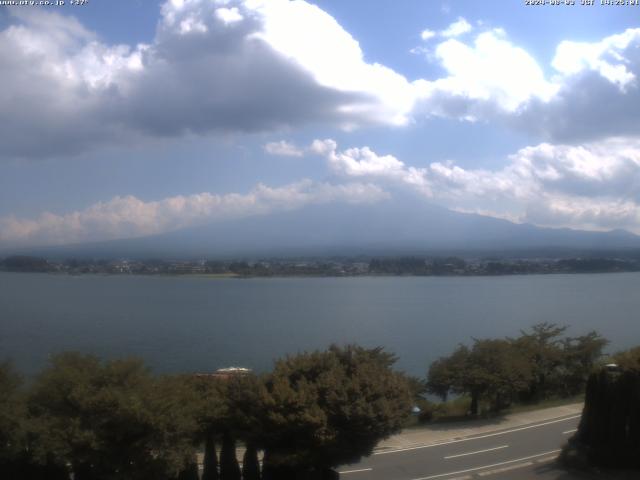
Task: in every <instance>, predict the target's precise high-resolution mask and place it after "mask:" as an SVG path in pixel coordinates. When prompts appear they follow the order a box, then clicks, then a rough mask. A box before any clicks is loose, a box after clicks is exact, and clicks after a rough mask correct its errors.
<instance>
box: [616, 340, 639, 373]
mask: <svg viewBox="0 0 640 480" xmlns="http://www.w3.org/2000/svg"><path fill="white" fill-rule="evenodd" d="M613 362H614V363H616V364H618V365H619V366H620V367H621V368H624V369H625V370H635V371H639V372H640V346H638V347H634V348H630V349H628V350H624V351H622V352H618V353H616V354H615V355H614V356H613Z"/></svg>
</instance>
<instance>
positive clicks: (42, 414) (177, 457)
mask: <svg viewBox="0 0 640 480" xmlns="http://www.w3.org/2000/svg"><path fill="white" fill-rule="evenodd" d="M182 385H183V382H182V381H181V380H180V379H179V378H166V379H161V380H160V381H157V382H155V381H154V379H153V378H152V377H151V375H150V373H149V372H148V370H147V369H146V368H145V367H144V365H143V364H142V363H141V362H140V361H138V360H134V359H126V360H115V361H110V362H104V363H103V362H101V361H100V360H99V359H97V358H96V357H93V356H90V355H81V354H78V353H64V354H61V355H57V356H55V357H54V358H53V360H52V365H51V367H49V368H48V369H46V370H45V371H44V372H42V373H41V374H40V376H39V377H38V378H37V379H36V382H35V385H34V387H33V389H32V391H31V394H30V399H29V410H30V414H31V417H32V424H33V433H34V435H35V436H36V442H34V451H35V453H36V455H37V456H38V457H39V458H40V460H41V461H42V462H45V461H46V460H47V459H50V458H53V459H55V460H56V461H57V462H59V463H62V464H63V465H64V464H70V465H71V467H72V470H73V472H74V475H75V478H76V479H79V480H85V479H90V480H93V479H102V478H113V477H120V478H128V479H137V478H139V479H143V478H167V477H174V476H176V475H177V474H178V472H179V471H180V470H182V469H184V468H185V467H186V466H187V463H188V460H189V459H190V458H191V457H192V456H193V454H194V453H195V449H194V447H193V445H192V440H191V438H192V436H193V431H194V426H195V422H191V421H190V420H189V415H188V409H186V408H182V407H184V406H185V405H188V404H189V402H188V401H186V400H185V397H184V396H185V395H187V394H188V393H189V392H188V390H185V389H183V388H179V387H181V386H182Z"/></svg>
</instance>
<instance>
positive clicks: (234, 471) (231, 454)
mask: <svg viewBox="0 0 640 480" xmlns="http://www.w3.org/2000/svg"><path fill="white" fill-rule="evenodd" d="M220 478H221V479H222V480H240V479H241V478H242V473H241V472H240V465H238V459H237V457H236V441H235V439H234V438H233V436H232V434H231V432H230V431H228V430H227V431H226V432H224V434H223V436H222V450H221V451H220Z"/></svg>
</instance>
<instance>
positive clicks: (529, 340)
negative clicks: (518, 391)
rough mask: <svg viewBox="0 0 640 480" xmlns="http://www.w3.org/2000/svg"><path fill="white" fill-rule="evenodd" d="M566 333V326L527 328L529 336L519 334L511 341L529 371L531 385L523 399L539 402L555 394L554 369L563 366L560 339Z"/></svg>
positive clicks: (556, 378) (540, 324) (556, 385)
mask: <svg viewBox="0 0 640 480" xmlns="http://www.w3.org/2000/svg"><path fill="white" fill-rule="evenodd" d="M566 329H567V327H566V326H558V325H556V324H555V323H548V322H543V323H539V324H537V325H534V326H533V327H531V331H530V332H526V331H523V332H521V333H522V335H521V336H520V337H519V338H517V339H516V340H515V345H516V347H517V349H518V350H519V351H520V352H522V353H523V354H524V355H525V356H526V358H527V361H528V362H529V364H530V365H531V366H532V369H533V371H532V374H533V375H532V379H531V383H530V385H529V388H528V390H527V392H526V393H525V394H524V395H523V397H524V398H525V399H526V400H542V399H544V398H548V397H549V396H551V395H552V394H555V393H557V390H558V384H559V383H560V380H559V378H558V376H557V374H558V367H561V366H562V365H563V363H564V362H565V353H564V351H563V348H562V345H563V343H562V342H563V341H562V339H561V335H562V334H563V333H564V332H565V331H566Z"/></svg>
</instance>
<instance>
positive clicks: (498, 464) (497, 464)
mask: <svg viewBox="0 0 640 480" xmlns="http://www.w3.org/2000/svg"><path fill="white" fill-rule="evenodd" d="M558 452H560V450H551V451H549V452H544V453H538V454H536V455H530V456H528V457H522V458H516V459H515V460H507V461H506V462H500V463H493V464H491V465H483V466H482V467H474V468H467V469H466V470H458V471H457V472H448V473H440V474H438V475H431V476H428V477H420V478H413V479H412V480H431V479H432V478H442V477H448V476H450V475H460V474H461V473H469V472H477V471H478V470H484V469H486V468H495V467H501V466H502V465H509V464H510V463H518V462H524V461H526V460H531V459H532V458H537V457H544V456H545V455H552V454H554V453H558Z"/></svg>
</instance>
